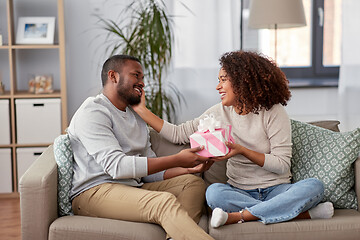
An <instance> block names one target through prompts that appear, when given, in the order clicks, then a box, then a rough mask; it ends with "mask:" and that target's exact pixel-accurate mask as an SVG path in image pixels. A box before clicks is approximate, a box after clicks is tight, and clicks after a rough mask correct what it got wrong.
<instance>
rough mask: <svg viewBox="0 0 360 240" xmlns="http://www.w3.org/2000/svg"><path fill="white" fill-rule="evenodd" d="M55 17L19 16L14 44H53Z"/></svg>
mask: <svg viewBox="0 0 360 240" xmlns="http://www.w3.org/2000/svg"><path fill="white" fill-rule="evenodd" d="M54 33H55V17H19V20H18V28H17V34H16V44H54Z"/></svg>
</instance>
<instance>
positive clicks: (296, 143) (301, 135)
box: [291, 120, 360, 209]
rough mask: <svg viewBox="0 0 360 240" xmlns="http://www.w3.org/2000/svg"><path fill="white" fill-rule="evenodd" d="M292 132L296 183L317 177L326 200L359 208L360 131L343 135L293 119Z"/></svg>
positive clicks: (293, 170) (342, 206)
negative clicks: (358, 162)
mask: <svg viewBox="0 0 360 240" xmlns="http://www.w3.org/2000/svg"><path fill="white" fill-rule="evenodd" d="M291 130H292V143H293V147H292V151H293V153H292V158H291V172H292V174H293V182H297V181H300V180H302V179H306V178H311V177H315V178H318V179H319V180H321V181H322V182H323V183H324V187H325V193H324V194H325V196H324V201H331V202H332V203H333V204H334V207H335V208H353V209H357V198H356V194H355V191H354V166H353V163H354V162H355V160H356V159H357V157H358V155H359V151H360V128H358V129H355V130H353V131H351V132H344V133H340V132H333V131H330V130H327V129H323V128H320V127H317V126H314V125H311V124H308V123H303V122H300V121H296V120H291Z"/></svg>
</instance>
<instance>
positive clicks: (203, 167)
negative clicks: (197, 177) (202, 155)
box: [187, 160, 214, 173]
mask: <svg viewBox="0 0 360 240" xmlns="http://www.w3.org/2000/svg"><path fill="white" fill-rule="evenodd" d="M213 163H214V161H211V160H208V161H205V162H204V163H200V164H199V165H197V166H195V167H193V168H188V169H187V170H188V173H203V172H205V171H207V170H209V169H210V167H211V166H212V165H213Z"/></svg>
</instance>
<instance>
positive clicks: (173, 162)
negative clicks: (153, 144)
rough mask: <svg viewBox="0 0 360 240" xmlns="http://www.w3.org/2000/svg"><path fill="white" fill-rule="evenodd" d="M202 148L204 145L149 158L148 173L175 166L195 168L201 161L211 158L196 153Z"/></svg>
mask: <svg viewBox="0 0 360 240" xmlns="http://www.w3.org/2000/svg"><path fill="white" fill-rule="evenodd" d="M202 149H203V146H199V147H196V148H189V149H184V150H182V151H180V152H179V153H177V154H174V155H170V156H164V157H157V158H148V162H147V165H148V174H149V175H150V174H153V173H156V172H160V171H163V170H167V169H171V168H175V167H183V168H193V167H195V166H197V165H199V164H200V163H205V162H206V161H207V160H208V159H209V158H208V157H203V156H200V155H197V154H196V152H198V151H201V150H202Z"/></svg>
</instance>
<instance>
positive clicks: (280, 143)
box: [160, 103, 292, 190]
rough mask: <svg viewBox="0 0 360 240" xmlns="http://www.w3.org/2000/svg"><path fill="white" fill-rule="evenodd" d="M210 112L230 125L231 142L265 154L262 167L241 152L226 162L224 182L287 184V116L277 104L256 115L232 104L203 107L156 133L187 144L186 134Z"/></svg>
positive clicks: (250, 185) (253, 185)
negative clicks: (239, 110)
mask: <svg viewBox="0 0 360 240" xmlns="http://www.w3.org/2000/svg"><path fill="white" fill-rule="evenodd" d="M210 114H213V115H214V116H215V117H216V119H217V120H220V121H221V123H222V124H225V125H227V124H230V125H232V136H233V138H234V140H235V143H237V144H240V145H243V146H244V147H246V148H249V149H251V150H253V151H257V152H260V153H264V154H265V163H264V166H263V167H260V166H258V165H257V164H255V163H253V162H252V161H250V160H249V159H247V158H246V157H244V156H242V155H236V156H234V157H232V158H230V159H229V160H228V162H227V172H226V175H227V176H228V178H229V180H228V183H229V184H231V185H233V186H235V187H238V188H240V189H246V190H249V189H256V188H266V187H270V186H274V185H277V184H281V183H290V178H291V173H290V165H291V162H290V158H291V145H292V144H291V126H290V120H289V117H288V115H287V113H286V111H285V109H284V107H283V106H282V105H280V104H277V105H274V106H273V107H272V108H271V109H270V110H269V111H266V110H264V109H263V110H261V111H260V112H259V114H253V113H249V114H247V115H239V114H237V113H236V112H235V111H234V108H233V107H225V106H223V105H222V104H221V103H219V104H216V105H214V106H213V107H211V108H209V109H208V110H206V111H205V112H204V113H203V114H202V115H201V116H200V117H198V118H195V119H193V120H191V121H187V122H185V123H183V124H180V125H178V126H176V125H173V124H170V123H168V122H164V126H163V128H162V129H161V131H160V133H161V135H162V136H164V137H165V138H166V139H168V140H169V141H171V142H174V143H187V142H189V136H190V135H191V134H192V133H194V132H195V131H197V127H198V125H199V121H200V119H203V118H204V117H205V115H210Z"/></svg>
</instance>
